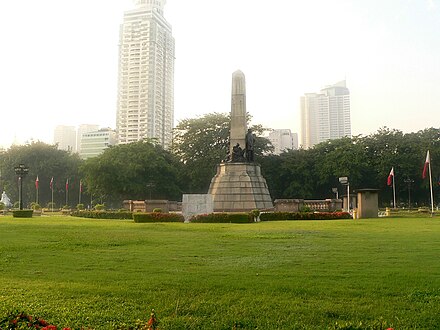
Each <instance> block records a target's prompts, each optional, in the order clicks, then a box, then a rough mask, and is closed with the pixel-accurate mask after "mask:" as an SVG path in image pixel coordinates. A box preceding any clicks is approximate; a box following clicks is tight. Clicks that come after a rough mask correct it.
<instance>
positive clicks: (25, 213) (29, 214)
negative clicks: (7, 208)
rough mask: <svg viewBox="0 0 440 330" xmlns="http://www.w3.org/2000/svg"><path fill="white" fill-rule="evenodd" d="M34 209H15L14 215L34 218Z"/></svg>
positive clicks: (15, 216)
mask: <svg viewBox="0 0 440 330" xmlns="http://www.w3.org/2000/svg"><path fill="white" fill-rule="evenodd" d="M33 213H34V210H13V211H12V216H13V217H14V218H32V214H33Z"/></svg>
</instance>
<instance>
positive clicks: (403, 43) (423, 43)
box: [0, 0, 440, 146]
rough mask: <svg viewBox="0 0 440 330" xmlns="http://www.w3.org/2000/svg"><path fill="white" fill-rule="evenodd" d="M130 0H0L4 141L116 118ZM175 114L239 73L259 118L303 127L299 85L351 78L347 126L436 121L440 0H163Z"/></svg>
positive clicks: (191, 108) (217, 92)
mask: <svg viewBox="0 0 440 330" xmlns="http://www.w3.org/2000/svg"><path fill="white" fill-rule="evenodd" d="M132 7H133V5H132V2H131V1H130V0H75V1H71V0H70V1H67V0H38V1H35V0H20V1H17V0H15V1H7V0H2V1H0V42H1V51H0V109H1V112H0V113H1V119H0V122H1V128H0V145H3V146H8V145H9V144H10V143H11V142H12V141H13V140H14V138H15V139H16V140H17V141H18V142H23V141H25V140H27V139H30V138H33V139H35V140H42V141H45V142H49V143H51V142H52V138H53V129H54V127H55V126H56V125H59V124H64V125H74V126H76V125H79V124H98V125H101V126H103V127H107V126H109V127H115V117H116V93H117V70H118V42H119V25H120V23H121V22H122V19H123V12H124V11H125V10H128V9H130V8H132ZM165 18H166V19H167V20H168V21H169V22H170V24H171V25H172V26H173V35H174V37H175V39H176V62H175V64H176V69H175V118H176V123H177V122H178V120H179V119H183V118H190V117H194V116H198V115H202V114H205V113H209V112H229V110H230V90H231V76H232V73H233V72H234V71H235V70H237V69H240V70H242V71H243V72H244V73H245V75H246V83H247V107H248V111H249V112H250V113H251V114H252V115H253V117H254V123H262V124H264V125H266V126H267V127H271V128H290V129H292V130H293V131H299V97H300V96H301V95H302V94H304V93H306V92H318V91H319V90H320V88H322V87H324V86H325V85H329V84H333V83H335V82H337V81H339V80H343V79H344V78H346V80H347V87H348V88H349V89H350V91H351V102H352V106H351V115H352V131H353V134H355V135H357V134H363V135H367V134H369V133H373V132H375V131H377V129H378V128H380V127H383V126H388V127H391V128H397V129H400V130H403V131H405V132H409V131H417V130H420V129H423V128H426V127H432V126H434V127H439V126H440V119H439V110H440V37H439V33H440V0H334V1H329V0H301V1H299V0H270V1H266V0H168V3H167V5H166V6H165Z"/></svg>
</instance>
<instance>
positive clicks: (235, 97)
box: [229, 70, 247, 155]
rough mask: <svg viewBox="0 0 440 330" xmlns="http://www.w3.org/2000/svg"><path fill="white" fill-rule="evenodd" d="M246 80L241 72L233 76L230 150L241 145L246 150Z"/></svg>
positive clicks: (236, 72)
mask: <svg viewBox="0 0 440 330" xmlns="http://www.w3.org/2000/svg"><path fill="white" fill-rule="evenodd" d="M246 126H247V125H246V80H245V77H244V74H243V72H241V71H240V70H238V71H235V72H234V73H233V74H232V91H231V130H230V143H229V145H230V148H229V152H230V154H231V155H232V148H233V147H234V146H236V145H237V143H238V144H239V145H240V147H241V148H245V137H246Z"/></svg>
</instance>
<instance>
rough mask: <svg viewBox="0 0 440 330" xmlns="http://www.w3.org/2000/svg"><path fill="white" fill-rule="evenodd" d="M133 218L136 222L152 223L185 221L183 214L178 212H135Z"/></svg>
mask: <svg viewBox="0 0 440 330" xmlns="http://www.w3.org/2000/svg"><path fill="white" fill-rule="evenodd" d="M133 220H134V222H136V223H148V222H149V223H151V222H184V221H185V219H184V218H183V215H181V214H177V213H159V212H153V213H142V212H136V213H133Z"/></svg>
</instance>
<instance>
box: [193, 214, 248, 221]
mask: <svg viewBox="0 0 440 330" xmlns="http://www.w3.org/2000/svg"><path fill="white" fill-rule="evenodd" d="M190 222H192V223H250V222H254V217H253V215H251V214H249V213H211V214H201V215H196V216H194V217H192V218H191V219H190Z"/></svg>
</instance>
